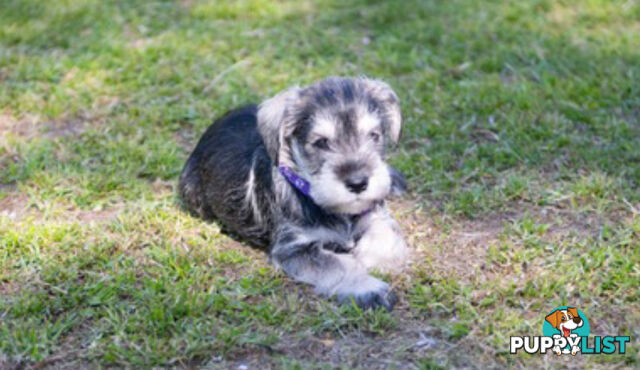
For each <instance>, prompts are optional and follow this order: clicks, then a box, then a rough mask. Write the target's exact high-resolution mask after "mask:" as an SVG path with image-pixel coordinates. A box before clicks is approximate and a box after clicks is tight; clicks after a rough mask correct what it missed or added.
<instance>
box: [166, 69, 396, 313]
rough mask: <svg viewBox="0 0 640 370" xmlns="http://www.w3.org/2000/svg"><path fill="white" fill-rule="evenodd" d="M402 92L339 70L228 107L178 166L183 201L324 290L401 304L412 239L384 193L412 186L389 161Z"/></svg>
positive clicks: (364, 301)
mask: <svg viewBox="0 0 640 370" xmlns="http://www.w3.org/2000/svg"><path fill="white" fill-rule="evenodd" d="M400 126H401V118H400V105H399V102H398V97H397V96H396V94H395V93H394V92H393V91H392V90H391V88H390V87H389V85H387V84H386V83H384V82H381V81H377V80H372V79H367V78H339V77H332V78H328V79H325V80H322V81H319V82H317V83H315V84H313V85H311V86H308V87H304V88H300V87H293V88H290V89H288V90H285V91H283V92H281V93H279V94H278V95H276V96H275V97H273V98H271V99H268V100H266V101H264V102H263V103H262V104H260V105H259V106H247V107H244V108H240V109H237V110H234V111H231V112H229V113H227V114H226V115H225V116H224V117H222V118H220V119H219V120H218V121H216V122H215V123H213V124H212V125H211V126H210V127H209V128H208V129H207V131H206V132H205V133H204V135H203V136H202V138H201V139H200V142H199V143H198V145H197V146H196V148H195V150H194V151H193V153H192V154H191V156H190V158H189V159H188V161H187V163H186V165H185V167H184V169H183V171H182V174H181V175H180V183H179V193H180V197H181V200H182V203H183V204H184V206H185V207H186V208H187V209H188V210H190V211H191V212H192V213H193V214H195V215H197V216H199V217H202V218H203V219H206V220H215V221H217V222H218V223H219V224H220V225H221V227H222V229H223V231H227V232H230V233H232V234H235V235H236V236H239V237H241V238H242V239H245V240H247V241H249V242H250V243H253V244H254V245H257V246H261V247H265V248H268V251H269V253H270V256H271V260H272V262H273V263H274V264H275V265H276V266H277V267H279V268H281V269H282V270H283V271H284V272H285V273H286V274H287V275H289V276H291V277H292V278H293V279H295V280H297V281H301V282H304V283H307V284H311V285H313V286H314V287H315V290H316V292H317V293H319V294H322V295H324V296H330V297H331V296H333V297H336V298H337V299H338V301H340V302H355V303H356V304H357V305H359V306H360V307H363V308H370V307H385V308H387V309H388V310H391V309H392V308H393V305H394V304H395V302H396V297H395V295H394V294H393V293H392V292H391V290H390V287H389V285H388V284H387V283H385V282H383V281H382V280H379V279H377V278H375V277H373V276H371V275H369V274H368V273H367V271H368V270H370V269H373V268H377V269H382V270H389V269H396V268H398V267H400V266H401V265H402V264H403V261H404V260H405V258H406V257H407V248H406V246H405V243H404V241H403V238H402V235H401V232H400V229H399V227H398V225H397V223H396V221H395V220H394V219H393V218H392V216H391V215H390V212H389V210H388V209H387V207H386V206H385V202H384V200H385V198H387V197H388V196H389V195H391V194H396V193H401V192H403V191H404V190H405V188H406V182H405V180H404V177H403V176H402V175H401V174H400V172H398V171H397V170H395V169H394V168H392V167H390V166H389V165H388V164H386V163H385V161H384V157H385V149H386V148H387V147H388V146H389V145H390V144H395V143H397V141H398V138H399V136H400Z"/></svg>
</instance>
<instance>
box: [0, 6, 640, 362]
mask: <svg viewBox="0 0 640 370" xmlns="http://www.w3.org/2000/svg"><path fill="white" fill-rule="evenodd" d="M0 8H1V9H2V11H0V367H13V366H26V367H29V366H36V367H42V366H44V367H47V366H49V367H87V366H90V367H100V366H118V367H154V366H156V367H164V366H178V367H197V366H209V367H231V366H238V365H249V366H252V367H256V366H273V367H286V368H307V367H318V368H325V367H336V366H342V367H347V368H350V367H358V366H360V367H363V368H366V367H371V366H374V367H386V366H391V365H392V364H396V365H397V366H398V367H414V368H425V369H430V368H448V367H460V366H466V367H469V366H470V367H481V368H486V367H494V368H502V367H505V366H514V367H541V366H551V367H560V366H563V365H566V364H567V363H568V362H567V361H573V363H575V364H577V365H578V366H586V367H602V366H609V367H620V366H623V367H625V366H628V367H637V366H640V352H639V350H638V348H639V345H640V341H639V340H638V337H639V336H640V331H639V329H638V328H639V327H640V313H639V312H638V310H637V302H638V301H639V300H640V290H639V289H638V286H640V271H639V270H638V266H639V265H640V150H638V146H639V145H640V118H639V117H640V38H639V37H638V32H639V31H640V4H638V3H637V2H635V1H615V0H612V1H605V0H584V1H579V2H578V1H545V0H528V1H508V2H504V1H483V2H477V1H470V0H454V1H435V0H433V1H427V0H425V1H417V0H416V1H414V0H409V1H403V2H392V1H364V0H361V1H337V0H322V1H315V2H312V1H282V0H281V1H267V0H260V1H258V0H254V1H248V0H238V1H199V0H184V1H153V2H151V1H115V0H110V1H98V0H56V1H37V0H0ZM360 74H366V75H369V76H373V77H377V78H381V79H384V80H386V81H388V82H389V83H390V84H391V85H392V86H393V87H394V89H395V90H396V92H397V93H398V95H399V96H400V98H401V101H402V108H403V116H404V127H403V137H402V140H401V143H400V145H399V148H398V150H397V151H396V152H395V153H394V154H393V155H392V158H391V162H392V163H393V164H394V165H395V166H397V167H398V168H400V169H401V170H402V171H403V172H404V173H405V174H406V175H407V177H408V179H409V183H410V186H411V191H410V194H409V195H408V196H407V200H404V201H397V202H395V203H393V209H394V210H395V212H396V214H397V217H398V219H399V220H400V222H401V224H402V226H403V228H404V229H405V234H406V236H407V240H408V241H409V242H410V244H411V245H412V248H413V250H414V251H415V253H414V257H413V260H414V263H413V265H412V267H411V268H410V269H409V271H407V272H405V273H404V274H401V275H398V276H389V277H387V279H388V280H390V281H391V282H392V284H393V285H394V287H395V289H396V291H397V292H398V293H399V296H400V304H399V306H398V307H397V309H396V310H395V311H394V312H392V313H386V312H362V311H360V310H358V309H356V308H352V307H337V306H336V305H334V304H333V303H331V302H327V301H324V300H322V299H318V298H317V297H315V296H313V294H312V293H311V291H310V290H309V289H307V288H306V287H303V286H301V285H298V284H295V283H293V282H291V281H290V280H289V279H288V278H286V277H285V276H283V275H282V274H281V273H279V272H278V271H275V270H274V269H273V268H272V267H271V266H270V265H269V263H268V260H267V258H266V256H265V255H264V254H263V253H261V252H259V251H255V250H252V249H250V248H248V247H246V246H242V245H240V244H238V243H237V242H235V241H233V240H231V239H230V238H228V237H227V236H225V235H224V234H221V233H220V230H219V228H218V227H217V225H215V224H207V223H203V222H201V221H200V220H198V219H195V218H192V217H190V216H188V215H187V214H185V213H183V212H182V211H180V209H179V207H178V206H177V203H176V197H175V185H176V178H177V175H178V173H179V171H180V170H181V166H182V164H183V162H184V160H185V159H186V157H187V155H188V153H189V151H190V150H191V148H192V147H193V145H194V144H195V142H196V140H197V139H198V137H199V135H200V134H201V133H202V132H203V131H204V129H205V128H206V127H207V125H208V124H209V123H210V122H211V121H212V120H213V119H214V118H215V117H216V116H217V115H219V114H221V113H223V112H224V111H226V110H228V109H230V108H233V107H234V106H237V105H240V104H243V103H247V102H257V101H260V100H261V99H264V98H265V97H268V96H270V95H272V94H274V93H276V92H277V91H279V90H281V89H283V88H285V87H287V86H289V85H292V84H306V83H310V82H312V81H314V80H317V79H320V78H323V77H325V76H328V75H360ZM565 304H569V305H575V306H578V307H579V308H580V309H581V310H582V311H584V312H585V313H586V315H587V316H588V317H589V319H590V321H591V327H592V333H593V334H595V335H630V336H631V337H632V342H631V344H630V345H629V353H628V354H627V355H625V356H579V357H577V358H575V359H572V360H566V359H557V358H553V356H550V357H549V358H546V359H545V358H544V357H543V356H530V355H518V356H512V355H509V354H508V339H509V336H511V335H541V330H542V320H543V318H544V316H545V315H546V314H547V313H548V312H549V311H551V310H552V309H553V308H555V307H556V306H560V305H565ZM425 338H426V340H425ZM425 343H427V344H425ZM545 361H547V362H545Z"/></svg>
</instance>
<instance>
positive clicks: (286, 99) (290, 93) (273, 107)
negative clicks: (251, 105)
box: [257, 86, 300, 165]
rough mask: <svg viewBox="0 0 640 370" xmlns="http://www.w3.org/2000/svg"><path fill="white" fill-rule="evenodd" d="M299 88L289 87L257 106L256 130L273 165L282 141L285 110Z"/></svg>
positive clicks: (276, 159)
mask: <svg viewBox="0 0 640 370" xmlns="http://www.w3.org/2000/svg"><path fill="white" fill-rule="evenodd" d="M299 92H300V89H299V88H298V87H297V86H296V87H292V88H289V89H287V90H285V91H283V92H281V93H279V94H278V95H276V96H274V97H273V98H271V99H267V100H265V101H264V102H262V104H260V106H259V107H258V113H257V117H258V132H259V133H260V136H262V141H263V142H264V145H265V147H266V148H267V153H268V154H269V157H270V158H271V160H272V161H273V162H274V164H275V165H277V164H278V153H279V151H280V146H281V145H282V142H283V141H284V137H283V133H284V131H283V130H282V127H283V122H284V120H285V119H286V116H287V110H288V109H289V106H290V105H291V103H292V102H293V101H294V100H295V99H296V98H297V97H298V95H299Z"/></svg>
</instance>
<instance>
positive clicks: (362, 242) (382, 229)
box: [353, 206, 409, 271]
mask: <svg viewBox="0 0 640 370" xmlns="http://www.w3.org/2000/svg"><path fill="white" fill-rule="evenodd" d="M358 227H359V228H362V229H363V231H362V232H363V234H362V236H361V237H360V239H359V240H358V243H357V244H356V247H355V248H354V250H353V254H354V256H355V257H356V259H357V260H358V261H359V262H360V263H362V264H363V265H364V267H365V268H367V269H370V268H379V269H382V270H387V271H389V270H398V269H399V268H401V267H402V265H403V263H404V261H405V260H406V259H407V256H408V254H409V251H408V249H407V246H406V244H405V242H404V239H403V238H402V233H401V232H400V227H399V226H398V223H397V222H396V220H394V219H393V217H391V214H390V213H389V210H388V209H387V208H386V206H385V207H381V208H380V209H377V210H375V211H373V212H372V213H371V214H368V215H366V216H365V218H364V219H363V220H361V222H360V224H359V225H358Z"/></svg>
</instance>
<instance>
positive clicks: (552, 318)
mask: <svg viewBox="0 0 640 370" xmlns="http://www.w3.org/2000/svg"><path fill="white" fill-rule="evenodd" d="M561 316H562V312H560V311H559V310H558V311H554V312H552V313H550V314H549V316H547V317H545V318H544V319H545V320H547V322H548V323H549V324H551V326H553V327H554V328H556V329H557V328H558V324H560V318H561Z"/></svg>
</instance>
